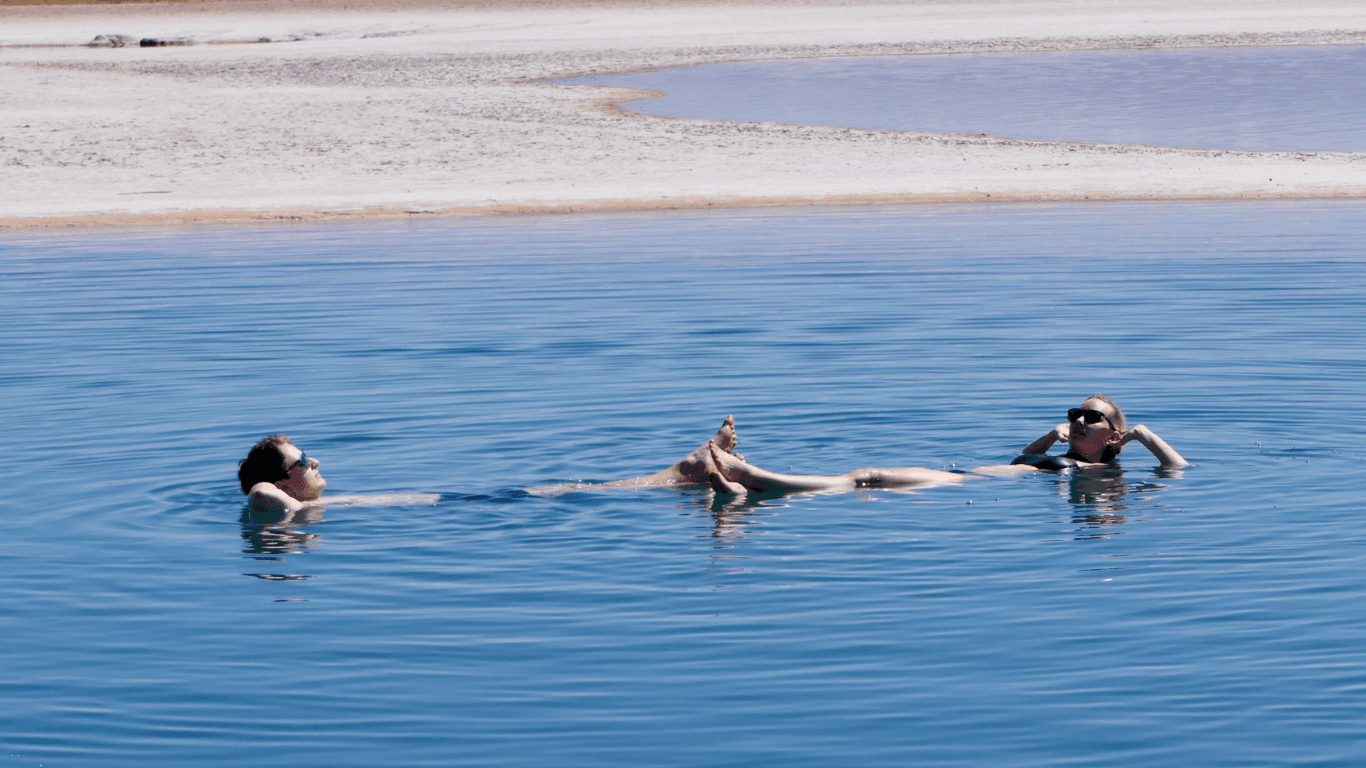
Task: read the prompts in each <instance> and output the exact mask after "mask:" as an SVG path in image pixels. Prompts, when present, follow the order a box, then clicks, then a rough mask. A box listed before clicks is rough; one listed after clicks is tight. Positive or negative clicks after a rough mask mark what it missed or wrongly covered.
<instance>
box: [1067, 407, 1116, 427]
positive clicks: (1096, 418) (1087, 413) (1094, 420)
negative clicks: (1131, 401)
mask: <svg viewBox="0 0 1366 768" xmlns="http://www.w3.org/2000/svg"><path fill="white" fill-rule="evenodd" d="M1077 419H1081V420H1082V421H1083V422H1085V423H1087V424H1099V423H1101V422H1102V421H1103V422H1105V423H1106V424H1109V425H1110V429H1114V428H1115V423H1114V422H1113V421H1110V417H1109V416H1107V415H1105V413H1104V412H1102V411H1097V410H1096V409H1094V408H1068V409H1067V420H1068V421H1076V420H1077Z"/></svg>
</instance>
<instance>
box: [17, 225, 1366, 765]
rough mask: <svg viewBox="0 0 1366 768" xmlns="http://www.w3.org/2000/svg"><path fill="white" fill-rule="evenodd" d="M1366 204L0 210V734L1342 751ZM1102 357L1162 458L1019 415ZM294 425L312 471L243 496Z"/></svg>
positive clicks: (1142, 761)
mask: <svg viewBox="0 0 1366 768" xmlns="http://www.w3.org/2000/svg"><path fill="white" fill-rule="evenodd" d="M1363 242H1366V205H1363V204H1362V203H1360V202H1342V203H1295V202H1283V203H1209V204H1186V205H1163V204H1103V205H1100V204H1098V205H1085V206H1081V205H983V206H975V207H967V206H963V207H958V206H925V207H915V208H898V207H873V208H846V209H838V210H834V209H832V210H823V209H800V210H795V209H794V210H766V211H740V212H729V213H676V214H649V215H612V216H608V215H584V216H578V215H576V216H572V217H553V216H547V217H536V218H528V217H522V218H493V219H482V220H477V221H450V220H447V221H417V220H414V221H411V222H395V223H364V224H327V225H299V226H278V225H277V226H268V227H267V226H262V227H247V226H243V227H198V228H167V229H161V230H153V231H129V230H108V231H81V230H72V231H52V232H37V233H34V232H29V233H16V232H9V233H4V234H0V278H2V279H0V298H2V300H3V303H4V306H5V308H6V320H5V322H4V324H3V326H0V386H2V387H3V393H4V400H5V422H6V428H5V429H4V431H3V432H0V441H3V444H2V447H3V451H4V454H5V455H6V456H7V457H8V459H7V460H6V461H5V462H4V463H3V465H0V472H2V473H3V481H4V483H5V485H6V487H7V488H8V489H9V492H8V498H9V501H8V503H7V504H6V512H5V514H4V516H3V517H2V518H0V541H3V547H0V590H2V593H3V595H4V601H3V603H2V604H0V648H3V660H4V664H3V665H2V666H0V723H3V724H4V728H3V729H0V747H2V749H0V758H2V759H0V766H37V765H40V764H41V765H43V766H102V767H108V766H145V765H148V764H157V765H190V764H195V765H204V766H240V765H253V766H301V765H303V766H374V765H396V766H407V765H414V766H416V765H471V766H474V765H478V766H526V767H527V768H533V767H534V768H543V767H544V766H549V765H575V766H578V765H602V766H631V767H632V768H635V767H636V766H643V765H649V766H749V765H760V764H768V765H791V766H831V765H858V766H906V765H939V766H983V765H992V766H1056V765H1061V764H1070V765H1087V766H1091V765H1094V766H1107V768H1108V767H1112V766H1135V767H1137V766H1152V765H1164V764H1167V765H1170V764H1190V765H1210V766H1238V767H1239V768H1245V767H1246V766H1256V765H1277V766H1284V765H1352V764H1360V763H1361V762H1362V760H1363V759H1366V734H1364V733H1363V731H1362V728H1361V725H1360V724H1361V723H1362V722H1363V720H1366V697H1363V695H1362V694H1363V691H1366V619H1363V618H1362V612H1361V606H1362V605H1363V603H1364V602H1366V558H1363V555H1362V552H1363V546H1364V545H1366V533H1363V531H1362V526H1361V525H1360V524H1359V522H1360V520H1359V518H1360V517H1361V515H1362V511H1363V509H1362V479H1363V472H1362V461H1363V453H1366V449H1363V447H1362V443H1361V439H1360V436H1361V434H1362V433H1363V431H1366V430H1364V429H1363V428H1364V427H1366V416H1363V409H1362V403H1363V401H1366V398H1364V397H1363V395H1366V387H1364V386H1363V384H1362V382H1363V381H1366V352H1364V351H1363V350H1366V324H1364V323H1363V321H1362V318H1363V317H1366V253H1363V250H1362V246H1361V244H1362V243H1363ZM1096 392H1105V393H1107V394H1109V395H1111V396H1113V397H1114V398H1116V399H1117V400H1118V401H1119V403H1120V404H1121V405H1122V406H1123V407H1124V408H1125V409H1126V411H1128V413H1129V415H1130V417H1131V421H1132V422H1133V423H1144V424H1147V425H1149V426H1151V427H1152V428H1154V429H1155V430H1157V431H1158V432H1159V433H1160V434H1161V435H1162V436H1163V437H1165V438H1167V439H1168V440H1169V441H1170V442H1171V443H1172V444H1173V445H1174V446H1175V447H1176V448H1177V449H1178V450H1180V451H1181V452H1182V453H1183V454H1184V455H1185V456H1186V457H1187V458H1189V459H1190V460H1191V461H1192V462H1194V466H1192V467H1190V468H1188V469H1186V470H1184V471H1183V472H1178V473H1173V472H1164V471H1160V470H1158V469H1157V468H1156V467H1155V462H1154V461H1153V460H1152V458H1151V457H1150V456H1148V455H1147V454H1146V452H1144V451H1142V449H1141V448H1140V447H1139V446H1137V445H1133V446H1131V447H1130V448H1129V449H1128V450H1126V451H1125V454H1124V456H1123V457H1122V460H1121V461H1122V464H1123V469H1122V471H1113V472H1106V473H1101V474H1100V475H1091V476H1068V475H1056V474H1046V473H1045V474H1038V475H1033V476H1028V477H1020V478H1013V479H995V480H978V481H974V482H970V483H968V484H965V485H963V486H960V487H945V488H937V489H931V490H925V491H922V492H919V493H891V492H869V493H859V494H846V495H834V496H791V497H785V498H781V497H780V498H759V499H751V500H750V501H748V502H745V503H736V504H727V503H722V502H718V501H716V500H715V499H713V497H712V494H711V493H710V492H708V491H705V490H702V489H679V490H670V489H647V490H590V491H583V492H576V493H571V494H568V495H565V496H561V497H558V498H541V497H534V496H527V495H525V494H524V493H523V492H521V491H520V490H519V489H521V488H523V487H525V486H528V485H532V484H538V483H545V482H548V481H553V480H577V479H611V478H617V477H626V476H631V475H637V474H642V473H646V472H651V471H654V470H656V469H659V468H662V467H664V466H666V465H668V464H670V463H672V462H673V461H674V460H676V459H677V458H679V457H681V456H682V455H683V454H684V453H686V452H687V451H688V450H690V449H692V448H693V447H695V446H696V445H698V444H699V443H700V442H701V441H702V440H703V439H704V438H705V437H707V436H708V435H709V434H710V433H711V432H712V431H713V430H714V429H715V428H716V427H717V426H718V425H719V424H720V421H721V419H722V417H723V416H724V415H725V414H727V413H734V414H736V416H737V419H738V422H739V428H740V433H741V446H740V447H741V450H742V451H744V452H745V453H746V454H747V455H748V457H749V458H750V459H752V460H753V461H755V462H756V463H758V464H760V465H762V466H768V467H771V468H775V469H780V470H787V469H788V468H789V467H790V468H792V469H793V471H797V472H829V471H844V470H848V469H853V468H855V467H859V466H869V465H873V466H905V465H920V466H929V467H936V468H952V467H954V466H955V465H956V466H957V467H959V468H963V467H972V466H977V465H983V464H993V463H1001V462H1004V461H1008V460H1009V459H1010V458H1012V457H1013V456H1014V455H1015V453H1016V452H1017V451H1018V450H1019V448H1020V447H1021V446H1023V445H1024V444H1025V443H1026V442H1028V441H1029V440H1031V439H1033V438H1034V437H1037V436H1038V435H1040V434H1042V433H1043V432H1044V431H1046V430H1047V429H1049V428H1050V427H1052V426H1053V425H1054V424H1056V423H1058V422H1059V421H1060V420H1061V419H1062V416H1063V412H1064V411H1065V409H1066V408H1068V407H1071V406H1074V405H1076V404H1077V403H1078V402H1079V401H1080V400H1081V399H1082V398H1083V397H1085V396H1087V395H1091V394H1093V393H1096ZM273 431H286V432H288V433H289V434H291V435H292V436H293V437H294V438H295V440H296V441H297V442H298V444H299V445H301V446H302V447H304V448H305V450H307V451H308V453H309V455H311V456H314V457H316V458H318V459H320V460H321V461H322V468H323V471H324V474H325V475H326V476H327V477H328V478H329V480H330V481H331V488H330V490H329V493H334V494H341V493H363V494H376V493H382V492H390V491H423V492H440V493H442V494H443V496H442V498H441V500H440V501H439V502H436V503H434V504H431V505H426V506H412V505H409V506H384V505H381V504H376V505H370V506H358V507H340V508H338V507H334V508H331V509H328V510H327V511H326V512H325V513H324V515H323V519H322V520H321V521H319V522H316V523H311V524H308V525H305V526H300V527H297V528H294V529H290V530H268V529H260V528H253V527H250V526H243V525H241V524H239V523H238V515H239V512H240V511H241V506H242V498H243V497H242V496H241V494H240V493H239V491H238V489H237V488H236V483H235V478H234V472H235V470H236V463H237V460H238V459H240V458H242V457H243V456H244V455H245V453H246V450H247V448H248V447H249V445H250V444H251V443H252V442H253V441H254V440H256V439H257V438H259V437H261V436H263V435H265V434H267V433H269V432H273Z"/></svg>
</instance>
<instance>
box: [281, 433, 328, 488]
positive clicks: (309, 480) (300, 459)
mask: <svg viewBox="0 0 1366 768" xmlns="http://www.w3.org/2000/svg"><path fill="white" fill-rule="evenodd" d="M280 453H281V454H283V455H284V457H285V458H284V462H285V470H286V471H287V472H288V473H289V476H288V477H286V478H285V479H283V480H277V481H275V487H276V488H279V489H280V490H282V491H284V492H285V493H287V494H289V495H290V496H291V497H293V498H295V499H298V500H299V501H312V500H314V499H316V498H318V497H319V496H321V495H323V490H324V489H325V488H327V481H326V480H324V479H323V476H322V475H320V474H318V467H319V466H320V465H319V463H318V460H317V459H313V458H308V457H306V456H304V452H303V451H301V450H299V447H298V446H295V445H289V444H285V445H282V446H280Z"/></svg>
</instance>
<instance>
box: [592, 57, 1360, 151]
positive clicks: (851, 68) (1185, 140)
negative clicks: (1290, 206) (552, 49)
mask: <svg viewBox="0 0 1366 768" xmlns="http://www.w3.org/2000/svg"><path fill="white" fill-rule="evenodd" d="M1364 80H1366V48H1361V47H1347V46H1324V47H1284V48H1268V47H1256V48H1204V49H1176V50H1156V49H1155V50H1113V51H1069V52H1062V53H1049V52H1035V53H997V54H973V55H971V56H962V55H959V56H942V55H941V56H886V57H860V58H840V59H804V60H797V61H763V62H743V63H730V64H713V65H707V66H699V67H687V68H682V69H667V70H661V71H658V72H643V73H638V74H631V75H617V76H612V77H588V78H581V79H578V80H572V81H568V82H576V83H588V84H599V85H620V86H628V87H637V88H652V89H655V90H659V91H664V92H666V93H667V94H668V95H667V96H665V97H663V98H659V99H650V100H648V101H640V102H634V103H632V104H630V105H628V107H629V108H630V109H633V110H635V111H638V112H644V113H647V114H652V115H664V116H667V117H687V118H710V119H721V120H739V121H747V122H763V121H773V122H783V123H793V124H799V125H839V126H850V127H858V128H869V129H880V130H897V131H929V132H934V133H964V134H977V133H987V134H991V135H993V136H1001V137H1007V138H1013V139H1040V140H1053V141H1080V142H1108V143H1120V144H1151V145H1159V146H1172V147H1198V148H1207V149H1251V150H1298V151H1331V152H1361V151H1366V92H1363V89H1362V88H1361V87H1360V84H1361V83H1362V82H1363V81H1364Z"/></svg>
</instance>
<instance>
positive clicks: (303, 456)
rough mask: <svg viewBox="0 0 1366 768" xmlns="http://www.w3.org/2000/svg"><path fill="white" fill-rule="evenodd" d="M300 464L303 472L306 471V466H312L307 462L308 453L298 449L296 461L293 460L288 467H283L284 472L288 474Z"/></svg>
mask: <svg viewBox="0 0 1366 768" xmlns="http://www.w3.org/2000/svg"><path fill="white" fill-rule="evenodd" d="M300 465H302V466H303V468H304V471H305V472H307V471H308V468H309V467H310V466H312V465H311V464H309V463H308V454H306V453H304V452H303V451H299V460H298V461H296V462H294V463H293V464H290V465H289V466H288V467H285V474H286V475H288V474H289V473H291V472H293V471H294V468H295V467H297V466H300Z"/></svg>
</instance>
